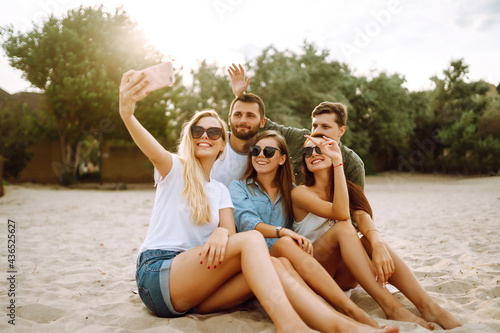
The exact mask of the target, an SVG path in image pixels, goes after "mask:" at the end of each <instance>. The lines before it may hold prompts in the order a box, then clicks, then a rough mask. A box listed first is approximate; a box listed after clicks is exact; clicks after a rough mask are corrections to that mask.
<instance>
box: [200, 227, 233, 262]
mask: <svg viewBox="0 0 500 333" xmlns="http://www.w3.org/2000/svg"><path fill="white" fill-rule="evenodd" d="M228 239H229V230H227V229H226V228H220V227H218V228H216V229H215V230H214V231H213V232H212V234H211V235H210V237H208V240H207V242H206V243H205V246H204V247H203V250H202V251H201V253H200V257H201V259H200V264H202V263H205V264H206V265H207V268H208V269H210V267H211V266H213V268H214V269H216V268H217V265H221V264H222V262H223V261H224V255H225V254H226V246H227V241H228Z"/></svg>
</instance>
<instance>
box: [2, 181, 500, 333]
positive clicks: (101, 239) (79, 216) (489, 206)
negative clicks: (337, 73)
mask: <svg viewBox="0 0 500 333" xmlns="http://www.w3.org/2000/svg"><path fill="white" fill-rule="evenodd" d="M90 187H92V186H90ZM5 189H6V195H5V196H4V197H3V198H0V216H1V218H2V224H3V225H2V227H1V230H2V231H1V233H0V235H1V239H0V253H1V256H0V258H1V259H0V260H1V262H2V264H1V267H2V272H1V273H2V279H1V281H2V282H1V283H0V285H1V290H2V291H1V293H0V305H1V308H2V309H3V310H2V311H0V313H2V316H0V330H1V331H19V332H131V331H144V332H160V331H161V332H165V331H167V332H275V329H274V326H273V324H272V322H271V321H270V319H269V318H268V317H267V315H266V314H265V313H264V312H262V310H261V309H258V308H257V309H253V310H249V311H245V310H239V311H233V312H228V313H220V314H217V315H210V316H187V317H183V318H177V319H162V318H156V317H154V316H153V315H151V313H150V312H149V311H148V310H147V308H146V307H145V306H144V305H143V304H142V302H141V300H140V298H139V296H138V295H136V294H134V293H133V292H132V289H135V288H136V285H135V280H134V274H135V260H136V255H137V249H138V248H139V246H140V245H141V243H142V241H143V239H144V237H145V235H146V230H147V225H148V221H149V217H150V215H151V209H152V206H153V200H154V187H153V186H152V184H148V185H129V186H128V189H127V190H124V191H114V190H99V189H81V188H80V189H68V188H64V187H60V186H50V185H45V186H42V185H34V184H20V185H10V186H7V187H6V188H5ZM365 192H366V195H367V196H368V198H369V200H370V202H371V204H372V207H373V210H374V217H375V222H376V224H377V226H378V227H379V229H380V230H381V233H382V235H383V237H384V238H385V240H386V241H387V242H388V243H389V244H390V245H391V247H392V248H393V249H395V251H396V252H397V253H399V255H400V256H401V257H402V258H403V259H404V260H405V261H406V263H407V264H408V265H409V266H410V268H411V269H412V270H413V271H414V273H415V275H416V276H417V278H418V280H419V281H420V282H421V284H422V285H423V287H424V288H425V289H426V290H427V291H428V292H429V294H430V295H431V296H432V297H433V298H435V299H436V300H437V302H438V303H439V304H440V305H441V306H443V307H444V308H446V309H448V310H449V311H451V312H452V313H453V314H455V315H456V316H457V317H458V318H459V319H460V320H462V321H463V322H464V323H465V325H464V326H463V327H461V328H457V329H454V330H452V332H487V333H488V332H500V298H499V297H500V242H499V239H500V177H479V178H464V177H453V176H434V175H410V174H399V173H389V174H382V175H379V176H370V177H367V180H366V189H365ZM8 219H11V220H12V221H15V228H16V230H15V239H16V243H15V246H16V248H15V267H14V271H15V272H16V273H8V271H9V270H10V269H9V267H8V258H7V236H8V235H11V234H12V233H8V229H7V224H8ZM11 224H13V223H12V222H11ZM11 276H13V277H14V279H15V284H14V286H15V288H14V289H15V290H14V291H15V296H13V295H11V296H9V293H8V292H7V291H8V290H9V288H10V289H11V290H12V288H11V285H10V282H11V281H9V280H7V279H8V278H9V277H11ZM193 292H196V291H195V290H193ZM395 296H396V297H397V298H398V300H400V301H401V302H402V303H403V304H404V305H405V307H407V308H409V309H410V310H411V311H412V312H414V313H416V314H417V313H418V312H417V310H416V309H415V307H414V306H413V305H412V304H411V303H410V302H409V301H408V300H407V299H406V298H405V297H404V296H403V295H402V294H401V293H396V294H395ZM351 298H352V299H353V301H354V302H355V303H357V304H358V305H359V306H360V307H361V308H362V309H364V310H365V311H367V312H368V313H369V314H370V315H371V316H372V317H373V318H374V319H375V320H376V321H377V322H378V323H379V324H380V325H397V326H399V327H400V328H401V332H412V333H416V332H426V331H427V330H425V329H423V328H421V327H419V326H417V325H414V324H409V323H404V322H395V321H390V320H386V319H385V316H384V313H383V312H382V310H381V309H380V307H379V306H378V305H377V304H376V303H375V302H374V301H373V300H372V299H371V297H370V296H369V295H368V294H366V292H364V291H363V290H355V291H354V292H353V293H352V294H351ZM12 300H13V301H14V302H15V303H14V304H15V326H13V325H11V324H9V322H8V321H9V320H11V318H9V316H8V314H9V313H10V312H9V311H10V309H8V308H7V307H8V306H9V305H10V304H11V301H12ZM440 330H441V328H440V327H437V328H436V331H440Z"/></svg>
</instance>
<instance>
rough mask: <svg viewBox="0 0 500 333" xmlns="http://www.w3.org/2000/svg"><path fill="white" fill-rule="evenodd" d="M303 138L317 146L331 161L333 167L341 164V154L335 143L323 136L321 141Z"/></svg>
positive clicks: (310, 137)
mask: <svg viewBox="0 0 500 333" xmlns="http://www.w3.org/2000/svg"><path fill="white" fill-rule="evenodd" d="M305 137H306V138H308V139H309V140H311V142H312V143H314V144H315V145H316V146H318V147H319V148H320V149H321V152H322V153H323V154H325V155H326V156H328V157H329V158H330V159H331V160H332V162H333V165H334V166H336V165H339V164H341V163H342V152H341V151H340V147H339V144H338V142H337V141H335V140H333V139H330V138H327V137H326V136H323V139H320V138H315V137H312V136H309V135H306V136H305Z"/></svg>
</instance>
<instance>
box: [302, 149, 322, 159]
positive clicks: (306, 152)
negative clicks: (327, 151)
mask: <svg viewBox="0 0 500 333" xmlns="http://www.w3.org/2000/svg"><path fill="white" fill-rule="evenodd" d="M313 150H316V154H322V153H321V149H319V147H318V146H314V147H304V148H303V149H302V154H304V157H305V158H309V157H311V156H312V154H313Z"/></svg>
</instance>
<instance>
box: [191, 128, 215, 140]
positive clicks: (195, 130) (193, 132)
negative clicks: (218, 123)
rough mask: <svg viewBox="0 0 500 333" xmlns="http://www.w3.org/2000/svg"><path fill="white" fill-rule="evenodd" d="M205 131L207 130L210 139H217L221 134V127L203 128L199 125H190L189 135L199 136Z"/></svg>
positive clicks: (195, 137) (194, 137)
mask: <svg viewBox="0 0 500 333" xmlns="http://www.w3.org/2000/svg"><path fill="white" fill-rule="evenodd" d="M205 132H207V136H208V138H209V139H210V140H217V139H218V138H220V137H221V136H222V128H220V127H210V128H207V129H204V128H203V127H201V126H191V136H192V137H193V139H199V138H201V137H202V136H203V133H205Z"/></svg>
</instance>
